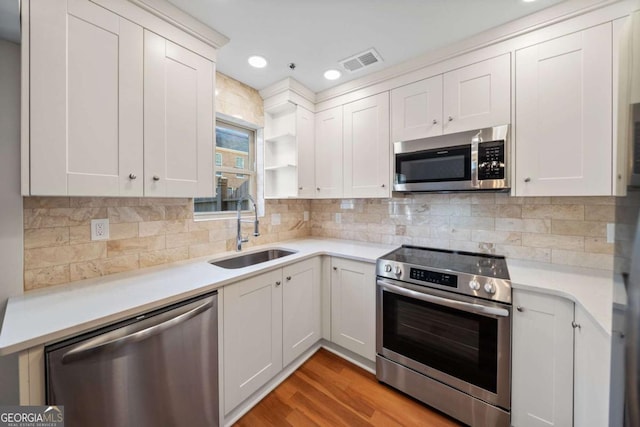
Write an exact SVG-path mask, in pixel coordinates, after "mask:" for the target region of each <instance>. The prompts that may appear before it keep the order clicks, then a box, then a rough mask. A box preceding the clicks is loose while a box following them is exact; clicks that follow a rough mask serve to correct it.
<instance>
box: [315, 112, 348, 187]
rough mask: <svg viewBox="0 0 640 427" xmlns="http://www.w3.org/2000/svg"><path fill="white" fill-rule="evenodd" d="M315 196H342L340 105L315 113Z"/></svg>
mask: <svg viewBox="0 0 640 427" xmlns="http://www.w3.org/2000/svg"><path fill="white" fill-rule="evenodd" d="M315 121H316V123H315V124H316V126H315V128H316V129H315V132H316V142H315V166H316V167H315V169H316V174H315V175H316V180H315V181H316V197H317V198H320V199H327V198H329V199H330V198H336V197H338V198H339V197H342V183H343V179H342V165H343V159H342V106H338V107H334V108H332V109H330V110H326V111H322V112H320V113H316V117H315Z"/></svg>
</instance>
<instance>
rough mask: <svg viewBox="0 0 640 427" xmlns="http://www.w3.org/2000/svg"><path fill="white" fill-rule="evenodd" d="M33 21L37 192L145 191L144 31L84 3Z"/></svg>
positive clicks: (39, 9)
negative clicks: (143, 153) (143, 154)
mask: <svg viewBox="0 0 640 427" xmlns="http://www.w3.org/2000/svg"><path fill="white" fill-rule="evenodd" d="M30 23H31V25H30V45H29V49H30V61H31V63H30V68H29V73H30V74H29V85H30V98H31V99H30V178H31V189H30V193H31V194H32V195H53V196H63V195H72V196H141V195H142V189H143V186H142V175H143V169H142V167H143V161H142V143H143V142H142V131H143V129H142V118H143V111H142V78H143V74H142V67H143V65H142V64H143V62H142V61H143V56H142V49H143V47H142V46H143V35H142V28H141V27H139V26H138V25H135V24H133V23H131V22H130V21H127V20H126V19H123V18H120V17H119V16H118V15H116V14H114V13H112V12H109V11H108V10H106V9H103V8H101V7H99V6H96V5H94V4H92V3H90V2H84V1H79V0H68V1H39V2H33V4H31V11H30ZM130 174H131V176H132V177H135V179H130V178H129V175H130Z"/></svg>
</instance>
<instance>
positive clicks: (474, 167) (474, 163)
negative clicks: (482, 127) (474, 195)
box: [471, 131, 482, 188]
mask: <svg viewBox="0 0 640 427" xmlns="http://www.w3.org/2000/svg"><path fill="white" fill-rule="evenodd" d="M481 133H482V131H479V132H478V133H477V134H476V135H474V137H473V138H471V187H473V188H478V187H479V186H480V184H479V182H478V147H479V145H480V142H481V141H482V138H481V137H480V134H481Z"/></svg>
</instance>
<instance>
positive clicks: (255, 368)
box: [223, 258, 320, 414]
mask: <svg viewBox="0 0 640 427" xmlns="http://www.w3.org/2000/svg"><path fill="white" fill-rule="evenodd" d="M223 306H224V308H223V309H224V314H223V319H224V321H223V331H224V333H223V335H224V338H223V344H224V347H223V352H224V353H223V354H224V362H223V364H224V413H225V414H228V413H229V412H230V411H231V410H233V409H234V408H235V407H236V406H238V405H239V404H240V403H241V402H242V401H243V400H245V399H246V398H248V397H249V396H251V395H252V394H253V393H254V392H256V391H257V390H258V389H260V387H262V386H263V385H265V384H266V383H267V382H268V381H269V380H271V379H272V378H273V377H274V376H275V375H276V374H278V373H279V372H280V371H281V370H282V368H283V367H284V366H287V365H288V364H289V363H290V362H292V361H293V360H294V359H295V358H297V357H298V356H300V355H301V354H302V353H304V352H305V351H306V350H307V349H309V348H310V347H311V346H312V345H313V344H314V343H315V342H316V341H318V340H319V339H320V258H313V259H310V260H306V261H302V262H299V263H296V264H293V265H290V266H287V267H285V268H283V269H278V270H274V271H271V272H268V273H265V274H261V275H259V276H256V277H252V278H250V279H246V280H243V281H240V282H237V283H234V284H232V285H229V286H226V287H225V289H224V303H223Z"/></svg>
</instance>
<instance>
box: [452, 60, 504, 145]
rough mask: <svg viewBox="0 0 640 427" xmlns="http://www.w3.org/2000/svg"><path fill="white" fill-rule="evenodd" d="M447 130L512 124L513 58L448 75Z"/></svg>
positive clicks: (487, 61) (474, 66)
mask: <svg viewBox="0 0 640 427" xmlns="http://www.w3.org/2000/svg"><path fill="white" fill-rule="evenodd" d="M443 80H444V97H443V107H442V113H443V120H444V122H443V131H444V133H445V134H447V133H455V132H462V131H466V130H472V129H483V128H486V127H491V126H498V125H505V124H509V123H511V120H510V117H511V55H510V54H508V53H507V54H504V55H501V56H498V57H495V58H492V59H488V60H486V61H482V62H478V63H476V64H472V65H469V66H466V67H463V68H458V69H457V70H453V71H450V72H447V73H445V74H444V79H443Z"/></svg>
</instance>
